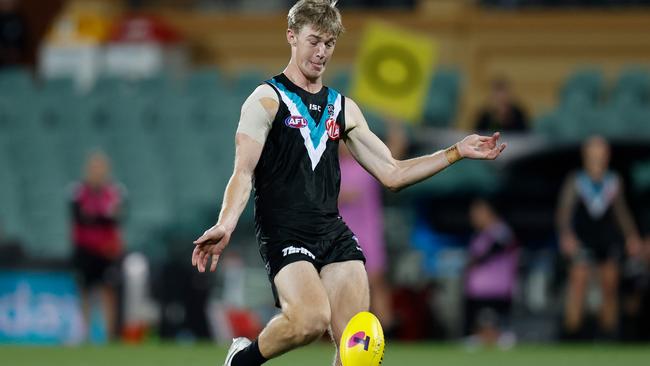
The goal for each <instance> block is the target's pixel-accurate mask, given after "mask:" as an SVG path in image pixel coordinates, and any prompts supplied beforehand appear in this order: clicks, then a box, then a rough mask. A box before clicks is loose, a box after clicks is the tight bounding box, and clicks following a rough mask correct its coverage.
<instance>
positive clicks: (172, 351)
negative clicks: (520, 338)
mask: <svg viewBox="0 0 650 366" xmlns="http://www.w3.org/2000/svg"><path fill="white" fill-rule="evenodd" d="M225 353H226V348H224V347H216V346H213V345H209V344H200V345H187V346H183V345H172V344H166V345H145V346H121V345H114V346H106V347H90V346H88V347H78V348H66V347H49V348H48V347H21V346H0V365H2V366H195V365H196V366H208V365H209V366H217V365H222V363H223V359H224V355H225ZM331 359H332V348H331V347H330V346H328V345H327V344H324V343H323V344H314V345H310V346H308V347H305V348H301V349H299V350H296V351H293V352H290V353H288V354H286V355H284V356H282V357H280V358H278V359H275V360H273V361H271V362H268V363H267V364H266V365H270V366H282V365H287V366H289V365H291V366H293V365H309V366H312V365H313V366H328V365H331ZM384 365H385V366H417V365H436V366H437V365H440V366H469V365H472V366H474V365H476V366H642V365H643V366H647V365H650V344H648V345H636V346H617V345H571V346H568V345H567V346H519V347H517V348H515V349H513V350H510V351H499V350H479V351H475V352H468V351H466V350H464V349H463V348H462V347H461V346H459V345H454V344H429V343H426V344H424V343H420V344H399V343H389V344H388V348H387V349H386V355H385V357H384Z"/></svg>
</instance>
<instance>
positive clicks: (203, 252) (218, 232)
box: [192, 224, 231, 272]
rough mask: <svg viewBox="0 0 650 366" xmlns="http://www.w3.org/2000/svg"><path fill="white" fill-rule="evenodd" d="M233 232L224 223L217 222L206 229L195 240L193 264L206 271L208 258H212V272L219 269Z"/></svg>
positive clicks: (200, 270)
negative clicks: (218, 265) (222, 253)
mask: <svg viewBox="0 0 650 366" xmlns="http://www.w3.org/2000/svg"><path fill="white" fill-rule="evenodd" d="M230 235H231V233H230V232H228V231H227V230H226V229H225V228H224V227H223V225H220V224H216V225H214V226H212V227H211V228H209V229H208V230H206V231H205V232H204V233H203V235H201V236H200V237H199V238H198V239H196V240H194V245H195V247H194V251H193V252H192V265H193V266H195V267H196V268H197V269H198V271H199V272H205V269H206V266H207V264H208V260H210V259H211V263H210V272H214V271H215V270H216V269H217V263H218V262H219V257H220V256H221V252H223V250H224V249H225V248H226V246H227V245H228V242H229V241H230Z"/></svg>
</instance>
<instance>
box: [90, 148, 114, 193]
mask: <svg viewBox="0 0 650 366" xmlns="http://www.w3.org/2000/svg"><path fill="white" fill-rule="evenodd" d="M109 175H110V166H109V163H108V159H107V158H106V157H104V156H103V155H101V154H94V155H92V156H91V157H90V158H89V159H88V163H87V166H86V179H87V181H88V183H90V184H92V185H94V186H100V185H102V184H103V183H105V182H106V181H107V180H108V177H109Z"/></svg>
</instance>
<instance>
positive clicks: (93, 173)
mask: <svg viewBox="0 0 650 366" xmlns="http://www.w3.org/2000/svg"><path fill="white" fill-rule="evenodd" d="M85 174H86V175H85V179H84V181H83V182H79V183H77V184H76V185H75V187H74V192H73V198H72V238H73V241H74V257H73V265H74V267H75V268H76V270H77V272H78V275H79V281H80V287H81V296H82V305H83V313H84V318H85V321H86V325H87V326H88V325H89V324H90V319H91V318H90V314H92V312H91V309H92V301H91V299H93V298H94V297H95V295H96V294H97V293H98V295H99V298H100V299H101V305H102V310H103V311H104V314H105V320H106V326H107V332H108V335H109V338H111V339H113V338H114V337H115V336H116V318H117V303H118V302H117V295H116V286H117V284H118V282H119V268H118V267H119V261H120V257H121V255H122V251H123V242H122V233H121V230H120V226H119V219H120V214H121V211H122V200H123V198H122V197H123V190H122V189H121V187H120V186H119V185H117V184H115V183H113V182H111V180H110V163H109V160H108V158H107V157H106V156H105V155H104V154H103V153H101V152H94V153H92V154H91V155H90V156H89V157H88V160H87V163H86V173H85Z"/></svg>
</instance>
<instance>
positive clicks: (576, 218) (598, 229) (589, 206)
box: [573, 171, 622, 247]
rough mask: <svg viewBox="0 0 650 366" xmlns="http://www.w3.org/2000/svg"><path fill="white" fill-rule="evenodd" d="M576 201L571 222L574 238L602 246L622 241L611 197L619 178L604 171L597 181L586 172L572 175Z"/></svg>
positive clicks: (614, 192) (618, 188)
mask: <svg viewBox="0 0 650 366" xmlns="http://www.w3.org/2000/svg"><path fill="white" fill-rule="evenodd" d="M575 189H576V191H577V193H578V204H577V207H576V209H575V212H574V215H573V224H574V228H575V231H576V235H577V236H578V238H579V239H580V240H581V241H582V242H583V243H584V244H585V245H587V246H602V247H606V246H609V245H612V244H620V243H621V242H622V237H621V232H620V229H619V227H618V223H617V221H616V218H615V216H614V208H613V204H614V200H615V199H616V198H617V196H618V195H619V194H620V179H619V178H618V176H617V175H616V174H614V173H613V172H607V173H606V174H605V176H604V177H603V180H602V181H601V182H595V181H593V180H592V179H591V178H590V177H589V176H588V175H587V173H586V172H584V171H581V172H579V173H578V174H576V179H575Z"/></svg>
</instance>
